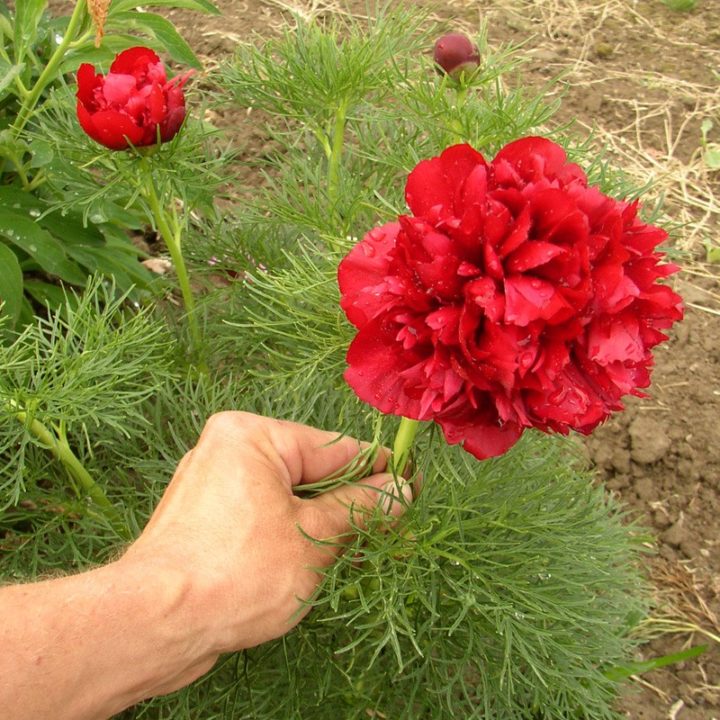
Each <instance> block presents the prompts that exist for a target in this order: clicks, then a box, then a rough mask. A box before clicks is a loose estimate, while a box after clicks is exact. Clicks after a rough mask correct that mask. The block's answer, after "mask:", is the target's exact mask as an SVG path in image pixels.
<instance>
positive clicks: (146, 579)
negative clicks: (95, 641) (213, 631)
mask: <svg viewBox="0 0 720 720" xmlns="http://www.w3.org/2000/svg"><path fill="white" fill-rule="evenodd" d="M96 572H98V573H102V575H103V579H102V582H103V585H104V587H105V592H106V593H107V594H108V595H112V596H113V605H114V610H115V612H117V614H118V616H119V617H126V618H128V619H129V626H128V627H127V628H126V630H127V634H126V635H125V636H124V637H121V638H118V642H119V643H120V644H122V645H123V646H124V653H125V655H126V657H127V663H128V665H127V668H128V671H127V672H126V673H124V677H125V681H126V687H124V688H118V691H119V692H118V694H117V697H116V698H115V704H116V705H117V707H115V708H112V712H118V711H119V710H121V709H124V708H125V707H128V706H130V705H133V704H135V703H137V702H139V701H141V700H144V699H146V698H149V697H152V696H155V695H163V694H167V693H169V692H173V691H174V690H177V689H179V688H181V687H184V686H185V685H187V684H189V683H191V682H192V681H194V680H196V679H197V678H199V677H200V676H202V675H203V674H205V673H206V672H207V671H208V670H210V668H212V666H213V665H214V664H215V661H216V660H217V657H218V655H217V653H214V652H213V651H212V643H211V642H210V640H209V633H208V632H207V629H208V628H207V625H206V623H205V622H204V616H203V614H202V613H199V612H197V610H198V608H199V603H198V600H197V592H196V590H195V588H194V587H193V583H192V581H191V577H190V573H189V572H186V571H185V570H182V569H176V568H172V567H168V566H164V565H162V564H161V563H158V562H156V561H154V560H152V559H143V560H139V559H136V558H127V559H126V558H125V557H123V558H121V559H120V560H118V561H116V562H114V563H111V564H110V565H107V566H105V567H103V568H100V569H98V570H97V571H96ZM133 617H134V618H135V619H134V620H133V619H132V618H133Z"/></svg>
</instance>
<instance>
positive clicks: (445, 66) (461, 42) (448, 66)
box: [433, 33, 480, 80]
mask: <svg viewBox="0 0 720 720" xmlns="http://www.w3.org/2000/svg"><path fill="white" fill-rule="evenodd" d="M433 60H435V65H436V66H437V69H438V72H440V73H443V72H444V73H447V74H448V75H449V76H450V77H452V78H454V79H455V80H457V79H458V78H459V77H460V75H461V73H466V74H470V73H471V72H473V71H474V70H476V69H477V68H478V67H479V66H480V52H479V51H478V48H477V45H475V44H474V43H473V42H472V40H470V38H469V37H467V35H463V34H462V33H447V34H446V35H443V36H442V37H441V38H439V39H438V40H437V42H436V43H435V47H434V48H433Z"/></svg>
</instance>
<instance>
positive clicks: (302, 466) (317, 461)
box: [271, 420, 390, 485]
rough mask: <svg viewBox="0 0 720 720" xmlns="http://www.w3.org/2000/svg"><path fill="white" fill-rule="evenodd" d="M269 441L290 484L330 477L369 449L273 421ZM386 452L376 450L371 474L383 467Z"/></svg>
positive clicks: (314, 430)
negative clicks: (273, 424)
mask: <svg viewBox="0 0 720 720" xmlns="http://www.w3.org/2000/svg"><path fill="white" fill-rule="evenodd" d="M274 423H275V425H276V427H275V428H273V430H272V434H271V438H272V442H273V445H274V447H275V449H276V451H277V453H278V455H279V456H280V458H281V459H282V461H283V463H284V465H285V467H286V468H287V470H288V474H289V479H290V482H291V483H292V485H299V484H300V483H313V482H317V481H319V480H324V479H328V478H331V477H332V476H333V475H337V474H338V473H340V472H341V471H343V470H345V469H347V468H348V467H349V466H350V465H351V463H352V462H353V460H356V459H357V458H358V455H360V453H361V452H363V451H365V450H367V449H368V447H370V445H369V443H366V442H361V441H359V440H356V439H355V438H352V437H349V436H347V435H345V436H342V435H339V434H338V433H335V432H328V431H326V430H318V429H317V428H313V427H309V426H308V425H300V424H298V423H293V422H288V421H284V420H276V421H274ZM389 457H390V450H389V449H388V448H380V449H379V451H378V452H377V455H376V457H375V458H373V463H372V472H373V473H379V472H382V471H383V470H385V468H386V467H387V463H388V459H389Z"/></svg>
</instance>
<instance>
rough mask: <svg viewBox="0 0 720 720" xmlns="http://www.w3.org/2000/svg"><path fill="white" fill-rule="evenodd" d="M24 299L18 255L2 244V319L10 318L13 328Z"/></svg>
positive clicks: (0, 283)
mask: <svg viewBox="0 0 720 720" xmlns="http://www.w3.org/2000/svg"><path fill="white" fill-rule="evenodd" d="M22 299H23V276H22V270H21V269H20V263H19V262H18V259H17V255H15V253H14V252H13V251H12V250H11V249H10V248H9V247H8V246H7V245H3V243H1V242H0V305H2V308H1V309H0V317H1V316H4V315H5V316H7V317H9V318H10V327H11V328H12V327H14V325H15V323H16V322H17V319H18V317H19V316H20V310H21V308H22Z"/></svg>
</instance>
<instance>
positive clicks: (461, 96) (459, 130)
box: [450, 85, 468, 143]
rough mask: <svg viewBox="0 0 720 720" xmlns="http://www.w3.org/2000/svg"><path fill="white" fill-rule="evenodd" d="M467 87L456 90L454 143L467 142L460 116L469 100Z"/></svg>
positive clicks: (463, 86) (452, 122)
mask: <svg viewBox="0 0 720 720" xmlns="http://www.w3.org/2000/svg"><path fill="white" fill-rule="evenodd" d="M467 91H468V89H467V87H465V85H460V86H458V87H456V88H455V114H456V115H455V117H453V118H452V120H451V123H450V125H451V127H452V130H453V133H454V135H455V136H454V138H453V142H454V143H463V142H465V133H464V131H463V124H462V122H461V121H460V115H461V113H462V109H463V105H465V100H466V99H467Z"/></svg>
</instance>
